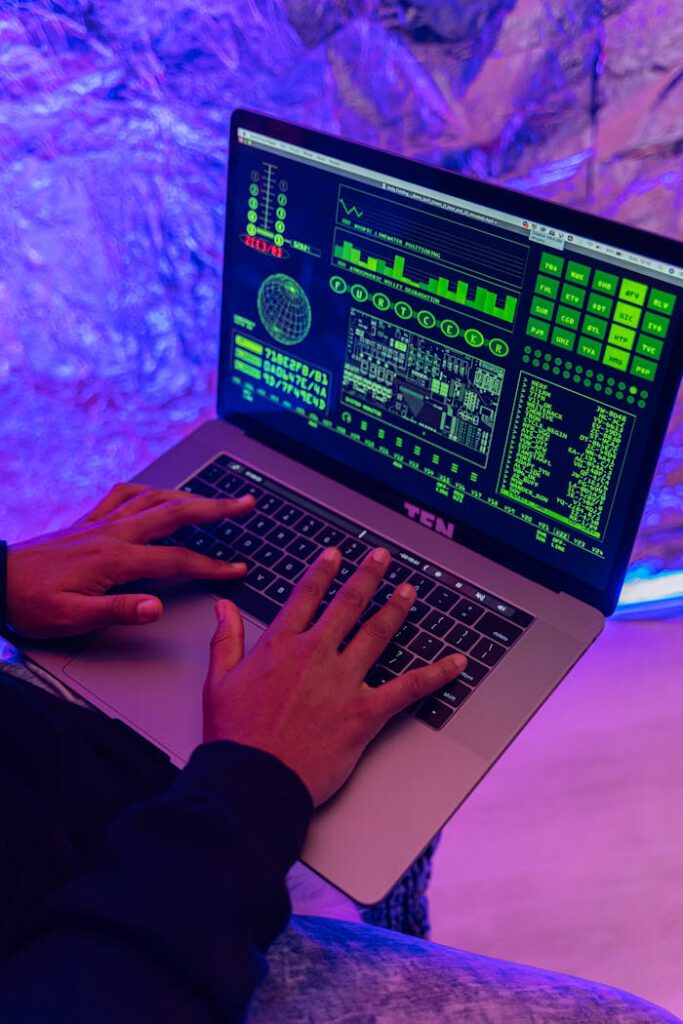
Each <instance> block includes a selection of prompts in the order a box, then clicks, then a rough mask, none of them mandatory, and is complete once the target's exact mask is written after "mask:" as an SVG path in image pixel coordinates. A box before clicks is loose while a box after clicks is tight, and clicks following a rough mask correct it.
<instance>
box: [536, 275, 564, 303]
mask: <svg viewBox="0 0 683 1024" xmlns="http://www.w3.org/2000/svg"><path fill="white" fill-rule="evenodd" d="M559 287H560V282H559V281H555V280H554V278H552V277H544V276H543V274H539V275H538V277H537V278H536V288H535V289H534V290H535V292H536V294H537V295H543V296H545V298H546V299H556V298H557V292H558V290H559Z"/></svg>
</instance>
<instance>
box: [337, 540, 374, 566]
mask: <svg viewBox="0 0 683 1024" xmlns="http://www.w3.org/2000/svg"><path fill="white" fill-rule="evenodd" d="M339 550H340V551H341V553H342V555H343V556H344V558H348V559H349V561H350V562H360V560H361V558H363V556H364V555H366V554H367V552H368V546H367V544H364V543H363V541H362V540H357V539H356V538H355V537H346V538H345V539H344V540H343V541H342V542H341V543H340V545H339Z"/></svg>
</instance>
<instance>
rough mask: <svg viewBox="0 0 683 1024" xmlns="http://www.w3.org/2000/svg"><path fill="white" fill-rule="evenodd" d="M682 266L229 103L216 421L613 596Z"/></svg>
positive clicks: (495, 193) (485, 544)
mask: <svg viewBox="0 0 683 1024" xmlns="http://www.w3.org/2000/svg"><path fill="white" fill-rule="evenodd" d="M667 247H668V248H667ZM662 252H663V254H662ZM672 257H676V258H677V259H678V262H668V261H667V260H671V259H672ZM680 263H683V258H681V253H680V252H679V249H678V248H677V247H675V245H674V243H671V242H665V241H664V240H663V239H662V240H660V239H655V238H654V236H650V235H645V234H643V233H640V232H636V231H633V230H631V229H626V228H620V227H618V226H616V225H614V224H611V223H608V222H603V221H600V220H598V219H597V218H592V217H587V216H583V215H578V214H572V213H570V212H569V211H567V210H564V209H562V208H560V207H557V206H554V205H552V204H549V203H543V202H541V201H539V200H535V199H531V198H529V197H526V196H522V195H519V194H516V193H511V192H509V191H507V190H505V189H502V188H497V187H495V186H489V185H481V184H479V183H476V182H472V181H468V180H465V179H462V178H461V177H459V176H455V175H450V174H448V173H447V172H443V171H437V170H435V169H433V168H428V167H425V166H424V165H421V164H417V163H413V162H411V161H406V160H404V159H400V158H398V157H391V156H388V155H387V154H382V153H377V152H376V151H374V150H369V149H366V148H365V147H362V146H357V145H353V144H350V143H343V142H341V141H340V140H336V139H330V138H329V137H327V136H323V135H319V134H317V133H314V132H308V131H304V130H303V129H295V128H292V127H291V126H286V125H282V124H280V123H279V122H273V121H269V120H267V119H263V118H260V117H257V116H256V115H250V114H247V113H245V112H237V113H236V115H234V118H233V136H232V146H231V160H230V178H229V192H228V216H227V230H226V274H225V287H224V302H223V325H222V350H221V374H220V377H221V381H220V392H221V394H220V400H219V407H220V410H221V412H222V414H226V415H233V416H234V415H235V414H239V413H242V414H246V416H247V417H248V418H252V419H253V421H254V422H256V421H257V422H258V423H259V424H260V426H261V427H262V429H263V430H265V431H266V432H267V431H270V432H271V434H272V435H273V436H275V435H277V436H278V437H279V438H286V439H289V440H290V441H293V442H295V443H296V444H297V445H299V446H303V447H300V448H299V450H300V451H301V452H303V451H304V450H305V451H306V452H308V453H313V454H314V453H316V452H317V453H318V455H319V457H320V459H321V460H322V464H323V468H325V465H326V464H327V465H328V466H329V468H330V471H331V472H334V473H335V475H337V474H338V472H340V471H341V472H342V475H343V472H344V469H346V470H347V471H348V472H349V473H353V474H354V476H353V482H354V483H355V484H356V485H357V486H363V482H364V481H365V482H366V483H367V487H368V488H369V489H370V491H371V492H373V491H374V493H376V494H378V496H380V498H381V500H385V501H387V502H388V503H389V504H391V505H393V506H394V507H396V508H399V509H400V510H402V511H403V512H404V513H405V514H407V515H409V516H410V517H411V518H414V519H418V520H419V521H421V522H423V523H424V524H425V525H429V526H431V527H432V528H435V529H437V530H438V531H439V532H441V533H443V534H445V535H447V536H454V537H455V538H456V539H458V540H460V539H463V537H464V538H465V539H466V540H467V541H468V542H470V543H474V545H475V546H480V547H482V548H483V549H484V550H485V551H486V552H487V553H495V555H496V556H497V557H499V558H500V557H501V555H504V553H505V550H506V549H507V551H508V554H509V556H510V557H508V558H503V561H506V562H507V563H508V564H512V565H513V567H520V562H521V563H522V566H521V567H522V568H524V567H525V566H526V567H531V568H532V570H533V568H534V567H536V568H537V570H538V571H540V575H541V576H544V575H546V574H545V573H543V572H542V571H541V569H542V567H546V568H547V570H548V573H549V575H548V576H547V579H548V580H550V581H551V582H552V580H556V581H557V580H559V581H560V582H566V579H567V578H569V579H574V580H576V581H578V582H579V584H580V586H579V588H578V592H579V593H580V594H581V595H582V596H584V597H585V596H591V595H594V593H599V592H604V591H605V590H607V589H609V587H610V585H612V589H613V585H614V576H615V572H616V574H617V575H620V574H621V575H622V576H623V571H624V568H625V564H626V556H627V555H628V551H627V550H626V549H625V548H624V542H625V541H626V543H627V547H628V548H630V545H631V543H632V540H633V535H634V532H635V528H636V526H637V521H638V519H639V516H640V512H641V510H642V502H643V501H644V494H645V488H646V487H647V484H648V483H649V476H650V475H651V473H652V470H653V469H654V460H655V459H656V455H657V452H658V448H659V443H660V442H661V436H662V433H663V429H664V425H665V422H666V417H667V415H668V412H669V411H670V408H671V404H672V401H673V396H674V393H675V389H676V383H677V381H678V378H679V375H680V366H681V345H680V341H681V330H682V325H683V268H682V267H681V266H680V265H679V264H680ZM644 475H645V476H647V477H648V479H645V480H644ZM364 489H365V488H364ZM477 539H479V540H480V541H481V544H479V545H477V543H476V542H477ZM532 574H533V572H532ZM536 575H538V572H536ZM619 582H620V580H619ZM595 603H599V602H598V601H597V600H596V601H595Z"/></svg>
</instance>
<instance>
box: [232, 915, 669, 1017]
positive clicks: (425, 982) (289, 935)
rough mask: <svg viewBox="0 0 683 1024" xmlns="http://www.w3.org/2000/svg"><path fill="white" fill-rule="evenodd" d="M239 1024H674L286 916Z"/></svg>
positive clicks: (433, 951)
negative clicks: (261, 979)
mask: <svg viewBox="0 0 683 1024" xmlns="http://www.w3.org/2000/svg"><path fill="white" fill-rule="evenodd" d="M268 960H269V965H270V971H269V974H268V977H267V978H266V980H265V981H264V983H263V985H262V986H261V987H260V988H259V989H258V990H257V992H256V994H255V996H254V999H253V1001H252V1004H251V1007H250V1011H249V1014H248V1018H247V1019H248V1022H249V1024H336V1022H339V1024H341V1022H343V1024H608V1022H609V1024H681V1022H680V1021H679V1019H678V1018H677V1017H674V1016H673V1015H672V1014H670V1013H667V1012H666V1011H665V1010H662V1009H660V1008H659V1007H657V1006H654V1005H653V1004H652V1003H647V1002H644V1001H643V1000H640V999H638V998H636V997H635V996H631V995H627V994H626V993H625V992H619V991H618V990H617V989H614V988H608V987H607V986H604V985H598V984H597V983H595V982H591V981H582V980H580V979H578V978H571V977H568V976H566V975H562V974H553V973H551V972H550V971H541V970H536V969H535V968H532V967H521V966H519V965H517V964H511V963H506V962H505V961H503V960H492V959H490V958H488V957H483V956H476V955H474V954H472V953H463V952H460V951H459V950H456V949H448V948H447V947H445V946H437V945H435V944H433V943H430V942H424V941H423V940H421V939H416V938H411V937H407V936H404V935H398V934H397V933H395V932H390V931H386V930H385V929H383V928H375V927H372V926H368V925H357V924H349V923H347V922H341V921H331V920H327V919H324V918H314V917H293V918H292V920H291V923H290V926H289V928H288V929H287V931H286V932H285V933H284V934H283V935H281V936H280V938H279V939H278V940H277V941H276V942H275V943H274V944H273V946H272V948H271V950H270V953H269V954H268Z"/></svg>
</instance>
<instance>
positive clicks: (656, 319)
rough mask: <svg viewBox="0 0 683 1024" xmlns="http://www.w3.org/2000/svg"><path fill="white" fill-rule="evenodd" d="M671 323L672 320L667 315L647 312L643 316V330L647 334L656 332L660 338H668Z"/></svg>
mask: <svg viewBox="0 0 683 1024" xmlns="http://www.w3.org/2000/svg"><path fill="white" fill-rule="evenodd" d="M670 323H671V321H670V320H667V319H666V317H663V316H657V314H656V313H646V314H645V317H644V318H643V330H644V331H646V332H647V334H656V335H657V337H658V338H666V334H667V331H668V330H669V324H670Z"/></svg>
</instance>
